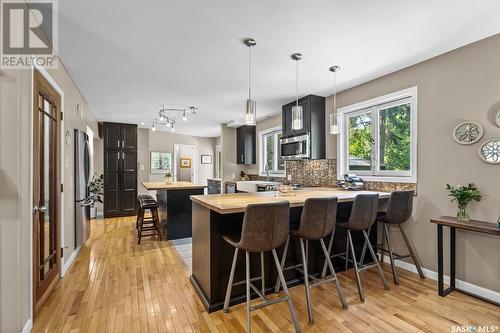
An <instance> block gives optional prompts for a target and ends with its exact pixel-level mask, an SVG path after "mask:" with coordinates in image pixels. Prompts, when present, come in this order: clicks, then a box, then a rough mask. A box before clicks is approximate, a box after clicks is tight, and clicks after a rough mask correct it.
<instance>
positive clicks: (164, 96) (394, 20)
mask: <svg viewBox="0 0 500 333" xmlns="http://www.w3.org/2000/svg"><path fill="white" fill-rule="evenodd" d="M59 10H60V19H59V53H60V55H61V57H62V59H63V61H64V63H65V64H66V66H67V68H68V69H69V72H70V74H71V76H72V77H73V79H74V80H75V82H76V84H77V86H78V87H79V88H80V90H81V92H82V93H83V95H84V96H85V98H86V99H87V101H88V103H89V105H90V108H91V110H92V111H93V113H94V114H95V115H96V117H97V118H98V119H99V120H106V121H117V122H129V123H141V122H145V123H146V126H150V125H151V123H152V121H153V118H154V117H155V115H156V111H157V110H158V109H159V107H160V105H161V104H166V105H167V106H168V107H184V106H190V105H195V106H197V107H199V111H198V113H197V115H196V116H194V117H192V119H190V120H189V121H188V122H185V123H182V121H178V122H177V126H176V128H177V133H184V134H191V135H199V136H217V135H218V133H219V130H218V124H220V123H226V122H228V121H232V120H240V119H242V113H243V107H244V102H245V99H246V95H247V79H248V77H247V66H248V65H247V56H248V53H247V52H248V51H247V49H246V48H245V47H244V46H243V45H242V44H241V42H240V40H241V39H242V38H244V37H253V38H255V39H256V40H257V46H256V47H254V48H253V49H252V55H253V89H252V90H253V97H254V98H255V99H256V100H257V117H258V119H259V120H260V119H264V118H266V117H268V116H271V115H276V114H278V113H279V112H280V111H281V105H283V104H285V103H287V102H290V101H291V100H293V96H294V94H295V65H294V63H293V62H292V61H291V60H290V59H289V55H290V54H291V53H293V52H301V53H303V54H304V58H303V60H302V61H301V63H300V92H301V95H306V94H309V93H313V94H318V95H323V96H327V95H330V94H331V91H332V76H331V73H330V72H329V71H328V67H329V66H331V65H334V64H338V65H340V66H341V71H340V72H339V75H338V84H339V89H340V90H343V89H346V88H349V87H352V86H355V85H358V84H360V83H363V82H366V81H369V80H371V79H373V78H376V77H380V76H382V75H385V74H388V73H390V72H393V71H395V70H398V69H401V68H404V67H407V66H409V65H412V64H415V63H418V62H420V61H423V60H426V59H429V58H431V57H434V56H436V55H439V54H442V53H444V52H447V51H449V50H453V49H455V48H458V47H460V46H463V45H465V44H468V43H471V42H473V41H476V40H479V39H482V38H485V37H487V36H490V35H493V34H497V33H499V32H500V17H499V13H500V1H497V0H488V1H482V0H470V1H464V0H448V1H437V0H436V1H431V0H429V1H417V0H394V1H388V0H386V1H370V0H358V1H333V0H330V1H314V0H308V1H306V0H304V1H263V0H261V1H243V0H216V1H209V0H198V1H189V0H179V1H166V0H163V1H159V0H158V1H144V0H142V1H141V0H135V1H123V0H122V1H105V0H97V1H83V0H81V1H76V0H64V1H59Z"/></svg>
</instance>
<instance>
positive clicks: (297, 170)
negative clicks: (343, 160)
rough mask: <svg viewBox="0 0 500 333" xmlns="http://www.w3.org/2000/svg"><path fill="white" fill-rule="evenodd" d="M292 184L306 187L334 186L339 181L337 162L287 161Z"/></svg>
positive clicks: (331, 160) (333, 160) (287, 171)
mask: <svg viewBox="0 0 500 333" xmlns="http://www.w3.org/2000/svg"><path fill="white" fill-rule="evenodd" d="M286 173H287V176H288V175H291V176H292V183H299V184H302V185H304V186H333V185H335V182H336V181H337V160H335V159H329V160H305V161H286Z"/></svg>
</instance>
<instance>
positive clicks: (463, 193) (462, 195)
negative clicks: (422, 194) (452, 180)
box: [446, 183, 481, 222]
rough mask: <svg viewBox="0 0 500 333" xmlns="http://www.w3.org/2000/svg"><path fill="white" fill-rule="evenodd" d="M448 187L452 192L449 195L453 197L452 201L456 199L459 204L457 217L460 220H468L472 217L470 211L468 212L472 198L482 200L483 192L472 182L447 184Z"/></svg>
mask: <svg viewBox="0 0 500 333" xmlns="http://www.w3.org/2000/svg"><path fill="white" fill-rule="evenodd" d="M446 189H447V190H448V191H449V192H450V194H448V196H450V197H452V198H453V199H451V202H455V201H456V202H457V204H458V212H457V219H458V220H459V221H465V222H468V221H469V219H470V217H469V213H467V206H468V205H469V203H470V202H471V201H472V200H474V201H480V200H481V193H480V192H479V190H478V189H477V188H476V187H475V186H474V184H472V183H469V185H457V186H451V185H450V184H446Z"/></svg>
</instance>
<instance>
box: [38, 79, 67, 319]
mask: <svg viewBox="0 0 500 333" xmlns="http://www.w3.org/2000/svg"><path fill="white" fill-rule="evenodd" d="M33 88H34V90H33V220H32V223H33V270H32V271H33V305H34V306H33V308H34V314H35V315H36V313H37V312H38V310H39V309H40V308H41V306H42V305H43V303H44V302H45V300H46V298H47V297H48V295H49V294H50V292H51V291H52V289H53V287H54V285H55V283H56V282H57V280H58V279H59V276H60V271H61V247H60V246H59V245H60V240H59V239H60V221H61V216H60V205H61V201H60V198H61V185H60V184H61V170H60V165H61V163H60V161H61V149H60V147H61V146H60V140H61V138H60V133H61V131H60V128H61V127H60V126H61V96H60V94H59V93H58V92H57V91H56V90H55V88H54V87H53V86H52V85H51V84H50V83H49V82H48V81H47V80H46V79H45V78H44V77H43V75H42V74H41V73H40V71H38V70H34V85H33Z"/></svg>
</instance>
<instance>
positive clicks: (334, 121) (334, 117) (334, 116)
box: [329, 66, 340, 135]
mask: <svg viewBox="0 0 500 333" xmlns="http://www.w3.org/2000/svg"><path fill="white" fill-rule="evenodd" d="M329 70H330V72H332V73H333V113H331V114H330V134H333V135H336V134H339V133H340V128H339V122H338V117H339V116H338V113H337V72H338V71H339V70H340V66H332V67H330V68H329Z"/></svg>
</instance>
